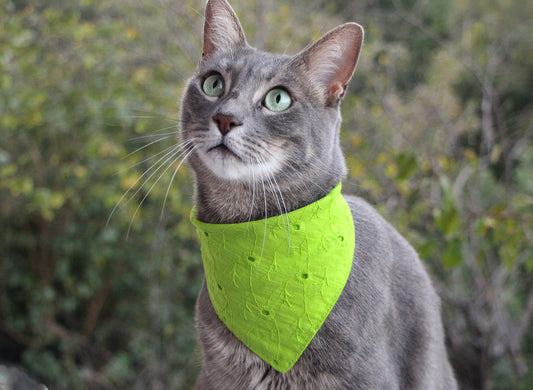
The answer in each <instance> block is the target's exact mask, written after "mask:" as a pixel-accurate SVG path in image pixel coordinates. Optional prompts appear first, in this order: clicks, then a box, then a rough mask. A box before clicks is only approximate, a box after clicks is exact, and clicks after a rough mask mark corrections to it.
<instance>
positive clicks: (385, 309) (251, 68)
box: [181, 0, 457, 390]
mask: <svg viewBox="0 0 533 390" xmlns="http://www.w3.org/2000/svg"><path fill="white" fill-rule="evenodd" d="M362 42H363V28H362V27H361V26H359V25H358V24H355V23H347V24H343V25H341V26H339V27H337V28H335V29H333V30H332V31H330V32H328V33H327V34H325V35H324V36H323V37H322V38H321V39H319V40H318V41H317V42H316V43H314V44H311V45H310V46H308V47H307V48H305V49H304V50H303V51H301V52H300V53H298V54H296V55H294V56H288V55H276V54H271V53H266V52H262V51H259V50H256V49H254V48H252V47H251V46H250V45H248V43H247V41H246V37H245V34H244V31H243V29H242V27H241V24H240V22H239V19H238V17H237V15H236V14H235V12H234V11H233V9H232V8H231V6H230V5H229V3H228V2H227V1H226V0H209V1H208V2H207V6H206V10H205V25H204V37H203V53H202V57H201V59H200V62H199V65H198V69H197V72H196V73H195V75H194V76H193V77H192V78H191V79H190V80H189V82H188V84H187V86H186V89H185V91H184V94H183V98H182V103H181V138H182V141H183V145H185V146H186V147H187V162H188V164H189V166H190V167H192V170H193V172H194V176H195V194H194V203H195V210H196V211H195V212H196V217H197V219H198V220H199V221H202V222H206V223H211V224H232V223H240V222H247V221H253V220H261V219H263V218H268V217H272V216H276V215H282V214H286V213H288V212H291V211H293V210H297V209H299V208H302V207H304V206H307V205H309V204H311V203H313V202H315V201H317V200H319V199H321V198H323V197H324V196H326V195H327V194H328V193H329V192H330V191H331V190H332V189H333V188H334V187H335V186H336V185H337V184H338V183H340V182H341V181H342V180H343V178H344V177H345V175H346V172H347V169H346V165H345V160H344V157H343V153H342V151H341V146H340V141H339V132H340V126H341V116H340V103H341V101H342V98H343V96H344V94H345V91H346V88H347V85H348V83H349V81H350V79H351V78H352V75H353V72H354V70H355V67H356V64H357V61H358V58H359V53H360V51H361V47H362ZM344 198H345V200H346V202H347V203H348V205H349V208H350V211H351V214H352V216H353V224H354V228H355V236H356V240H355V242H356V245H355V253H354V256H353V265H352V268H351V271H350V274H349V277H348V280H347V282H346V285H345V286H344V290H343V291H342V293H341V295H340V297H339V298H338V300H337V302H336V304H335V306H334V307H333V309H332V310H331V312H330V313H329V315H328V317H327V318H326V320H325V321H324V323H323V325H322V327H321V328H320V330H319V331H318V332H317V333H316V335H315V336H314V338H313V339H312V341H311V342H310V343H309V345H308V346H307V348H306V349H305V351H304V352H303V353H302V355H301V357H300V358H299V359H298V361H297V362H296V363H295V364H294V366H293V367H292V368H291V369H290V370H289V371H287V372H285V373H281V372H279V371H277V370H276V369H274V368H273V367H272V366H270V365H269V364H267V363H266V362H265V361H263V360H262V359H260V358H259V357H258V356H257V355H256V354H255V353H253V352H252V351H251V350H250V349H248V348H247V347H246V346H245V345H244V344H243V343H242V342H241V341H240V340H239V339H237V338H236V337H235V336H234V334H233V333H232V332H231V331H230V330H229V329H228V328H227V327H226V326H225V325H224V323H223V322H222V321H221V320H220V319H219V317H218V315H217V313H216V312H215V309H214V307H213V304H212V302H211V300H210V297H209V293H208V290H207V287H206V283H205V281H204V284H203V286H202V288H201V291H200V293H199V296H198V300H197V305H196V317H195V322H196V328H197V331H198V335H199V340H200V345H201V349H202V356H203V361H202V368H201V372H200V375H199V378H198V380H197V383H196V389H198V390H208V389H256V390H260V389H302V390H303V389H305V390H312V389H317V390H324V389H328V390H332V389H376V390H377V389H379V390H384V389H406V390H407V389H408V390H416V389H420V390H452V389H456V388H457V384H456V381H455V378H454V374H453V372H452V369H451V366H450V364H449V362H448V358H447V353H446V348H445V344H444V332H443V325H442V320H441V314H440V301H439V298H438V296H437V294H436V292H435V290H434V288H433V287H432V283H431V281H430V278H429V276H428V274H427V273H426V271H425V270H424V267H423V265H422V264H421V262H420V260H419V258H418V256H417V254H416V252H415V251H414V249H412V247H411V246H410V245H409V244H408V243H407V241H406V240H405V239H404V238H403V237H401V236H400V234H399V233H398V232H396V230H394V228H393V227H392V226H391V225H389V223H387V222H386V221H385V220H384V219H383V218H382V217H381V216H380V215H379V214H378V213H377V212H376V211H375V210H374V209H373V208H372V207H371V206H370V205H369V204H368V203H366V202H365V201H364V200H362V199H360V198H358V197H355V196H344ZM215 262H216V259H215Z"/></svg>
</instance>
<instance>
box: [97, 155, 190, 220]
mask: <svg viewBox="0 0 533 390" xmlns="http://www.w3.org/2000/svg"><path fill="white" fill-rule="evenodd" d="M181 150H182V148H180V145H177V146H173V147H171V148H170V152H168V153H166V154H165V155H164V156H163V157H161V158H160V159H159V160H157V161H156V162H155V163H154V164H152V166H151V167H150V168H148V169H147V170H146V171H144V173H143V174H142V175H141V176H139V178H138V179H137V180H135V182H134V183H133V184H132V185H131V186H129V188H128V189H127V190H126V192H124V194H123V195H122V196H121V198H120V199H119V200H118V202H117V204H116V205H115V207H113V210H111V213H110V214H109V217H108V218H107V222H106V226H107V225H109V221H111V218H112V217H113V215H114V214H115V211H116V210H117V209H118V207H119V206H120V205H121V204H122V201H123V200H124V198H126V196H127V195H128V194H129V193H130V191H131V190H132V189H133V187H135V186H136V185H137V183H138V182H139V181H140V180H141V179H142V178H143V177H144V176H146V175H147V174H148V173H149V172H150V171H151V170H152V169H154V168H155V167H156V166H157V165H159V164H160V162H161V161H162V160H164V159H165V158H167V157H168V156H171V157H169V159H170V158H172V157H173V156H175V155H176V154H177V153H179V152H180V151H181ZM166 161H168V159H167V160H166ZM166 161H165V162H166ZM165 162H163V163H162V164H161V165H163V164H164V163H165ZM159 169H161V167H159V168H157V170H156V171H155V172H157V171H158V170H159ZM155 172H154V174H155ZM154 174H152V175H150V177H148V179H147V180H150V178H151V177H152V176H153V175H154ZM144 184H146V181H145V182H144V183H143V185H142V186H141V188H142V187H143V186H144ZM139 191H140V189H139V190H137V192H135V194H133V195H132V196H131V197H130V199H129V200H131V199H132V198H133V197H134V196H135V195H136V194H137V193H138V192H139ZM129 200H128V201H129Z"/></svg>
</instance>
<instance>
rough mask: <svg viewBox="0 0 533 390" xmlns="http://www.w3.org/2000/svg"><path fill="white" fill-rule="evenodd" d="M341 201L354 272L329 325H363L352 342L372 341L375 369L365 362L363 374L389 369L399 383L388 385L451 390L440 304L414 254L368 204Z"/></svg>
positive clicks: (356, 329) (452, 383) (349, 198)
mask: <svg viewBox="0 0 533 390" xmlns="http://www.w3.org/2000/svg"><path fill="white" fill-rule="evenodd" d="M344 197H345V199H346V201H347V202H348V205H349V206H350V210H351V212H352V217H353V220H354V227H355V243H356V245H355V253H354V262H353V268H352V272H351V274H350V277H349V279H348V282H347V284H346V286H345V289H344V292H343V294H342V295H341V297H340V298H339V301H338V302H337V305H336V308H335V309H336V310H334V312H337V313H335V314H333V313H332V314H333V316H332V318H331V320H333V321H332V322H333V323H334V322H335V321H334V318H339V319H340V318H343V317H344V319H346V316H347V315H353V319H352V321H353V323H355V324H357V323H359V322H360V319H361V318H365V319H366V321H365V324H360V323H359V325H356V326H355V327H354V328H353V331H354V336H356V337H361V336H362V337H363V338H365V339H366V340H369V339H373V340H376V343H375V344H374V345H373V359H369V360H368V361H370V362H372V361H373V363H371V364H369V365H368V366H367V367H365V365H366V363H364V362H363V363H362V365H363V368H362V371H374V370H375V369H374V367H376V366H380V365H383V367H387V370H389V371H392V372H390V374H392V375H390V376H389V378H390V377H395V378H398V383H394V384H390V383H389V384H387V385H392V387H396V386H398V388H402V389H407V388H410V389H422V388H427V389H429V388H431V389H455V388H456V385H455V380H454V379H453V374H452V371H451V368H450V366H449V363H448V361H447V359H446V352H445V349H444V331H443V328H442V322H441V313H440V299H439V297H438V295H437V293H436V291H435V288H434V287H433V285H432V282H431V279H430V277H429V275H428V273H427V272H426V270H425V267H424V265H423V264H422V262H421V261H420V259H419V257H418V255H417V253H416V251H415V250H414V249H413V247H412V246H411V245H410V244H409V243H408V242H407V240H406V239H405V238H404V237H402V236H401V235H400V234H399V233H398V232H397V230H396V229H395V228H394V227H393V226H392V225H391V224H390V223H389V222H387V221H386V220H385V219H384V218H383V217H382V216H381V215H380V214H379V213H378V212H377V211H376V209H375V208H374V207H372V206H371V205H370V204H369V203H368V202H366V201H365V200H363V199H361V198H359V197H356V196H349V195H348V196H347V195H345V196H344ZM354 309H355V310H354ZM348 313H351V314H348ZM362 325H364V326H362ZM361 332H363V333H364V332H366V335H362V334H361ZM383 385H385V384H383Z"/></svg>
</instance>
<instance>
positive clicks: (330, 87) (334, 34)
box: [296, 23, 364, 105]
mask: <svg viewBox="0 0 533 390" xmlns="http://www.w3.org/2000/svg"><path fill="white" fill-rule="evenodd" d="M363 37H364V30H363V27H361V26H360V25H358V24H357V23H346V24H343V25H341V26H339V27H337V28H335V29H333V30H331V31H330V32H329V33H327V34H325V35H324V36H323V37H322V38H320V39H319V40H318V41H317V42H315V43H314V44H312V45H310V46H308V47H307V48H306V49H304V50H303V51H302V52H301V53H300V54H298V55H297V56H296V62H297V63H300V64H302V63H303V64H304V71H305V72H306V73H307V74H308V77H309V78H310V80H311V82H312V84H313V85H314V86H315V87H317V88H318V89H319V90H320V92H321V93H322V94H323V95H324V97H325V99H326V104H328V105H330V104H334V103H335V102H337V101H339V100H340V99H342V98H343V97H344V93H345V92H346V88H347V86H348V82H349V81H350V80H351V78H352V76H353V73H354V71H355V67H356V65H357V61H358V60H359V53H360V52H361V47H362V45H363Z"/></svg>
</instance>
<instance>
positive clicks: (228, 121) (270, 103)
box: [181, 0, 362, 183]
mask: <svg viewBox="0 0 533 390" xmlns="http://www.w3.org/2000/svg"><path fill="white" fill-rule="evenodd" d="M205 25H206V27H205V31H204V55H203V58H202V60H201V62H200V64H199V67H198V70H197V73H196V74H195V75H194V77H193V78H192V79H191V80H190V82H189V84H188V86H187V88H186V91H185V94H184V97H183V101H182V109H181V123H182V138H183V141H184V142H186V143H188V144H189V145H190V148H191V149H192V150H193V151H192V152H191V155H190V157H189V161H190V163H191V165H192V167H193V168H194V170H195V171H196V173H197V176H202V177H204V176H207V177H210V178H211V180H212V179H214V178H216V179H219V180H229V181H238V182H247V183H253V182H257V181H267V180H274V181H275V182H277V183H283V182H291V181H294V180H301V179H302V177H307V178H308V180H310V181H312V180H317V178H318V177H319V176H324V175H327V174H328V170H330V169H331V174H338V172H334V171H335V170H338V169H339V167H338V166H339V164H338V161H333V160H334V159H337V160H338V159H339V158H341V159H342V157H340V156H339V155H338V154H339V153H338V148H339V146H338V130H339V126H340V115H339V101H340V98H341V97H342V95H343V94H344V90H345V88H346V84H347V83H348V81H349V79H350V78H351V75H352V73H353V70H354V67H355V64H356V62H357V57H358V54H359V49H360V46H361V41H362V30H361V29H360V27H359V26H357V25H354V24H350V25H344V26H341V27H340V28H338V29H336V30H334V31H333V32H331V33H330V34H328V35H326V36H325V37H324V38H322V40H321V41H319V42H318V43H316V44H315V45H313V46H311V47H309V48H308V49H306V50H304V51H303V52H302V53H300V54H298V55H296V56H293V57H290V56H281V55H274V54H270V53H264V52H259V51H257V50H255V49H253V48H251V47H250V46H248V45H247V43H246V40H245V38H244V33H243V31H242V28H241V26H240V24H239V22H238V19H237V18H236V16H235V14H234V12H233V10H232V9H231V7H230V6H229V4H228V3H227V2H226V1H225V0H211V1H210V2H209V3H208V5H207V10H206V24H205ZM335 31H336V32H335ZM340 165H341V170H342V169H343V167H344V162H343V161H342V163H341V164H340ZM334 166H335V167H334Z"/></svg>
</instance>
